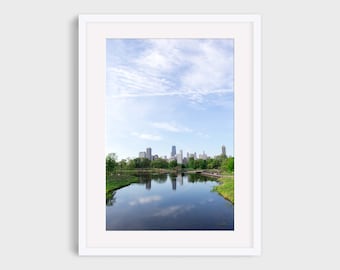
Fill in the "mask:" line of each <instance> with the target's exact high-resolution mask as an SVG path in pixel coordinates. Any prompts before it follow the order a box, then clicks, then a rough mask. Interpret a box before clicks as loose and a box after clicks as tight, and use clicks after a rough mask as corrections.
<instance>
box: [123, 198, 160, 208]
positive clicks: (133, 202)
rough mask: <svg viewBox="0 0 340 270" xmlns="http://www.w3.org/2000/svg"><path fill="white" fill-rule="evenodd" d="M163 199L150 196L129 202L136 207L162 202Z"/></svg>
mask: <svg viewBox="0 0 340 270" xmlns="http://www.w3.org/2000/svg"><path fill="white" fill-rule="evenodd" d="M161 199H162V197H161V196H157V195H155V196H148V197H141V198H139V199H138V200H135V201H131V202H129V205H131V206H134V205H137V204H147V203H152V202H157V201H160V200H161Z"/></svg>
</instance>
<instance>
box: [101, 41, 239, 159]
mask: <svg viewBox="0 0 340 270" xmlns="http://www.w3.org/2000/svg"><path fill="white" fill-rule="evenodd" d="M233 66H234V42H233V40H231V39H107V41H106V153H112V152H114V153H116V154H117V155H118V159H119V160H121V159H123V158H128V157H130V158H133V157H138V154H139V152H141V151H145V149H146V148H147V147H151V148H152V154H158V155H160V156H164V155H166V156H167V157H169V156H170V152H171V146H172V145H176V148H177V152H178V151H179V150H181V149H182V150H183V153H184V155H186V153H187V152H190V153H193V152H196V153H197V154H200V153H203V151H205V153H207V154H208V155H209V156H214V155H218V154H221V146H222V145H225V146H226V150H227V155H234V153H233V152H234V148H233V143H234V135H233V133H234V130H233V126H234V120H233V119H234V85H233V80H234V79H233V78H234V74H233Z"/></svg>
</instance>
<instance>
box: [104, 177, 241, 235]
mask: <svg viewBox="0 0 340 270" xmlns="http://www.w3.org/2000/svg"><path fill="white" fill-rule="evenodd" d="M135 176H137V177H138V180H139V182H138V183H133V184H131V185H129V186H126V187H123V188H121V189H118V190H116V191H114V192H112V193H111V194H110V195H111V196H109V198H107V199H106V229H107V230H234V206H233V205H232V204H231V203H230V202H228V201H226V200H225V199H224V198H223V197H221V196H220V195H219V194H218V193H216V192H211V191H212V188H213V186H215V185H217V182H216V180H215V179H212V178H207V177H205V176H203V175H194V174H143V175H135Z"/></svg>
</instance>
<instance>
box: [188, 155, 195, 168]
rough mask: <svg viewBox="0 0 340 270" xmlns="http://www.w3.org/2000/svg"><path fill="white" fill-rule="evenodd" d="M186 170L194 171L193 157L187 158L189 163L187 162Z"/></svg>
mask: <svg viewBox="0 0 340 270" xmlns="http://www.w3.org/2000/svg"><path fill="white" fill-rule="evenodd" d="M188 168H189V169H195V159H194V158H193V157H190V158H189V161H188Z"/></svg>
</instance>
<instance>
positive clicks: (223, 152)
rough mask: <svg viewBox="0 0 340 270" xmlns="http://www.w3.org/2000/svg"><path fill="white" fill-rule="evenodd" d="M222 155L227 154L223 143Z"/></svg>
mask: <svg viewBox="0 0 340 270" xmlns="http://www.w3.org/2000/svg"><path fill="white" fill-rule="evenodd" d="M222 156H224V157H225V156H226V151H225V146H224V145H222Z"/></svg>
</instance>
